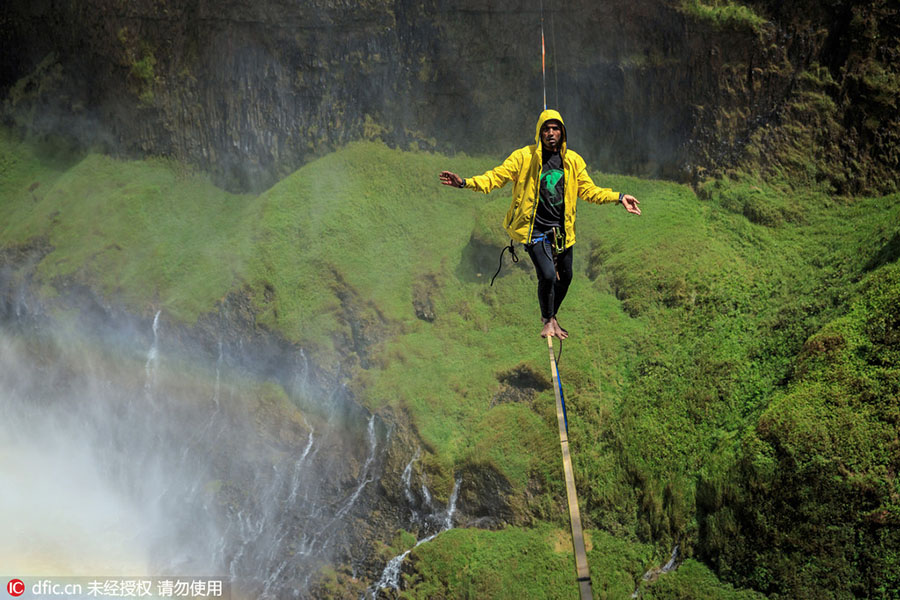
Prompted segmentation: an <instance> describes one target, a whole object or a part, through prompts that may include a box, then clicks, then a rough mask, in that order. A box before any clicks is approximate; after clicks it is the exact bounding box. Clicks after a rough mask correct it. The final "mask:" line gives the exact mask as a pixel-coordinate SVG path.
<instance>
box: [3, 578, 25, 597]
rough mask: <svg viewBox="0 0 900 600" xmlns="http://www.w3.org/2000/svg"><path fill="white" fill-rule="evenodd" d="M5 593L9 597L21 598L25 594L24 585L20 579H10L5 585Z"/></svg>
mask: <svg viewBox="0 0 900 600" xmlns="http://www.w3.org/2000/svg"><path fill="white" fill-rule="evenodd" d="M6 591H7V592H9V595H10V596H16V597H18V596H21V595H22V594H24V593H25V583H24V582H23V581H22V580H21V579H10V581H9V583H7V584H6Z"/></svg>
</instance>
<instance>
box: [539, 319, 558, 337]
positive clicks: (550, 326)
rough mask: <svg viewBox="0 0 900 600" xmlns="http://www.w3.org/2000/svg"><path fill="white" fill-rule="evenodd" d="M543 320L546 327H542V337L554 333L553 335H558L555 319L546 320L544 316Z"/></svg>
mask: <svg viewBox="0 0 900 600" xmlns="http://www.w3.org/2000/svg"><path fill="white" fill-rule="evenodd" d="M541 321H543V322H544V328H543V329H541V337H542V338H545V337H547V336H548V335H553V336H555V335H556V328H555V327H554V326H553V320H552V319H547V320H544V319H543V318H542V319H541Z"/></svg>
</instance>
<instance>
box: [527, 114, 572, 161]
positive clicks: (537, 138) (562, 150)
mask: <svg viewBox="0 0 900 600" xmlns="http://www.w3.org/2000/svg"><path fill="white" fill-rule="evenodd" d="M554 119H555V120H557V121H559V123H560V125H562V142H561V143H560V145H559V151H560V153H561V154H565V152H566V122H565V121H563V118H562V115H561V114H559V113H558V112H557V111H555V110H553V109H548V110H545V111H544V112H542V113H541V116H540V117H538V122H537V127H536V128H535V132H534V141H535V143H536V144H537V147H538V149H540V148H541V147H542V146H541V127H543V126H544V123H546V122H547V121H550V120H554Z"/></svg>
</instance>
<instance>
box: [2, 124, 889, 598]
mask: <svg viewBox="0 0 900 600" xmlns="http://www.w3.org/2000/svg"><path fill="white" fill-rule="evenodd" d="M0 144H2V146H0V191H2V203H0V223H2V226H0V246H2V247H3V248H4V249H5V250H4V252H3V254H2V255H0V256H2V258H3V261H4V265H3V268H2V269H0V274H2V277H3V280H2V282H3V285H2V290H3V293H4V298H5V302H4V304H3V306H5V307H7V308H8V307H10V306H13V305H14V302H15V297H14V292H15V291H16V290H19V289H21V288H22V287H23V286H25V287H28V288H29V289H32V290H37V291H38V292H39V293H40V296H41V298H42V301H43V302H44V303H45V304H46V305H47V306H49V307H53V306H56V307H58V308H60V309H66V304H65V302H66V298H67V293H68V292H67V289H68V286H71V285H73V284H76V285H82V286H88V287H89V288H90V289H92V290H95V292H96V293H97V294H98V295H100V296H101V297H102V298H104V299H105V301H106V302H109V303H115V304H117V305H120V306H122V307H123V309H125V310H127V311H129V312H131V313H133V314H139V315H140V314H143V315H152V314H153V312H155V311H156V310H160V309H162V310H163V311H164V312H165V313H166V317H167V319H169V320H171V321H173V322H181V323H184V324H185V326H190V325H191V324H192V323H196V322H198V321H202V320H203V318H204V315H208V314H211V313H218V310H219V308H220V307H221V306H222V304H223V303H225V302H228V301H229V299H233V298H235V297H239V298H241V299H243V300H242V301H243V302H244V307H245V310H246V312H247V313H248V314H249V315H250V322H252V323H255V324H256V325H255V326H256V327H259V328H261V329H264V330H266V331H268V332H270V334H272V335H277V336H280V337H281V338H282V339H283V340H284V341H285V343H288V344H295V345H302V347H303V348H305V349H306V350H307V351H308V352H309V354H310V356H313V357H315V360H316V361H317V363H318V364H319V365H321V367H322V369H323V370H325V371H327V372H330V373H335V374H336V373H340V374H341V376H342V377H343V378H344V379H345V380H346V382H347V385H348V389H349V390H351V392H352V394H353V396H354V397H355V398H357V399H358V400H359V401H360V402H362V403H364V404H365V405H366V406H367V408H369V409H370V410H372V411H374V412H376V413H378V414H379V415H381V416H382V418H384V419H385V420H386V421H389V422H395V423H397V424H398V425H399V426H401V428H402V430H403V431H405V432H408V433H407V434H405V435H409V436H410V438H411V441H410V448H409V451H410V454H412V452H413V450H414V446H415V445H417V444H419V445H421V447H422V458H421V461H419V462H418V463H417V466H416V469H420V470H421V471H422V472H423V473H424V474H426V475H427V478H428V480H429V482H430V484H431V487H432V488H433V491H434V494H435V496H437V497H439V498H442V499H444V500H445V501H446V499H447V498H448V497H449V495H450V492H451V489H452V488H453V485H454V481H455V479H457V478H459V479H460V480H461V482H462V483H461V487H460V490H459V501H458V510H459V518H458V522H457V524H458V525H459V526H460V527H461V528H465V529H464V530H461V531H458V532H451V534H447V535H442V536H439V537H438V538H436V539H435V540H433V541H432V542H429V543H428V544H426V545H422V546H420V547H418V548H417V549H415V550H414V551H413V552H412V553H411V554H410V557H409V558H408V560H407V562H406V565H405V567H404V573H405V574H404V581H405V582H406V583H405V586H406V590H405V591H404V592H403V593H404V594H405V595H407V596H409V597H429V595H431V594H432V591H433V590H435V589H439V590H442V593H444V594H445V595H446V596H447V597H470V596H473V595H474V596H482V597H483V596H487V595H489V594H491V593H492V590H495V589H496V586H497V585H498V583H497V580H496V566H494V562H492V561H495V560H496V557H498V556H503V557H506V559H505V560H507V561H511V562H510V564H513V563H514V564H515V565H520V566H517V567H516V568H515V569H511V571H510V572H511V573H513V574H515V573H519V574H521V575H517V576H514V577H509V578H507V579H505V580H502V581H503V589H504V590H508V592H509V597H557V596H556V594H557V593H558V592H559V590H558V586H557V584H556V583H554V582H557V581H565V580H566V578H567V576H568V575H570V574H571V571H570V567H571V565H570V564H569V563H568V562H567V561H568V560H569V559H568V555H567V552H566V551H565V550H558V549H557V548H558V547H562V548H565V544H566V543H567V541H566V534H564V533H560V532H565V531H566V529H567V516H566V512H565V504H564V502H563V498H564V494H565V492H564V485H563V482H562V478H561V473H560V468H559V467H560V465H559V447H558V440H557V439H556V435H555V413H554V409H553V395H552V391H551V389H552V388H551V387H550V383H549V381H548V379H547V375H546V364H545V363H546V350H545V349H544V350H542V348H543V346H542V345H541V344H540V343H539V340H538V339H537V336H536V331H537V329H536V322H537V315H536V312H535V306H534V304H535V302H534V280H533V274H532V272H531V270H530V268H529V267H528V266H527V265H525V264H524V262H523V263H520V264H519V265H518V266H513V265H510V264H507V265H506V267H505V270H504V274H503V275H502V276H501V277H500V278H499V279H498V280H497V282H496V283H495V284H494V286H493V287H491V286H488V285H487V283H486V282H487V280H488V279H489V277H490V275H491V274H492V273H491V271H492V270H493V268H494V265H495V263H494V261H495V260H496V256H497V255H498V254H499V251H500V249H501V247H502V245H503V243H504V234H503V233H502V231H501V229H500V226H499V223H500V220H501V219H502V215H503V214H504V212H505V209H506V205H507V203H508V196H507V193H506V192H500V193H497V194H494V195H491V196H488V197H481V196H477V195H473V194H471V193H467V192H463V191H459V190H453V189H449V188H445V187H442V186H440V185H439V183H438V182H437V178H436V174H437V172H438V171H439V170H440V169H441V168H452V169H454V170H456V171H458V172H461V173H464V174H470V173H474V172H479V171H480V170H482V169H484V168H486V167H488V166H491V165H492V164H493V163H494V162H496V161H497V160H498V158H497V157H494V158H467V157H463V156H457V157H454V158H450V157H446V156H442V155H439V154H431V153H423V152H404V151H399V150H392V149H390V148H388V147H387V146H385V145H383V144H380V143H356V144H351V145H348V146H347V147H345V148H343V149H341V150H340V151H338V152H335V153H333V154H329V155H327V156H325V157H323V158H322V159H320V160H317V161H314V162H312V163H309V164H308V165H306V166H304V167H303V168H301V169H299V170H298V171H296V172H295V173H293V174H291V175H290V176H288V177H286V178H285V179H284V180H282V181H280V182H279V183H278V184H277V185H275V186H273V187H272V188H270V189H269V190H267V191H265V192H264V193H261V194H258V195H243V196H236V195H232V194H229V193H226V192H223V191H221V190H219V189H217V188H216V187H214V186H213V185H212V184H211V183H210V182H209V180H208V179H207V178H206V177H205V176H201V175H197V174H194V173H191V172H190V171H189V170H186V169H184V168H183V167H181V166H179V165H178V164H177V163H174V162H166V161H160V160H152V161H123V160H120V159H114V158H111V157H108V156H104V155H99V154H92V155H87V156H81V155H75V156H72V155H65V154H64V153H63V154H60V153H53V152H51V150H53V148H51V147H48V146H35V145H33V144H30V143H23V142H21V141H20V140H18V139H17V138H16V137H15V136H13V135H10V134H4V136H3V138H2V139H0ZM593 176H594V178H595V180H596V181H598V182H602V183H604V184H605V185H609V186H611V187H613V188H614V189H620V190H626V191H629V192H631V193H634V194H635V195H636V196H638V197H639V198H640V199H641V201H642V208H643V209H644V215H643V216H641V217H640V218H636V217H633V216H630V215H628V214H626V213H625V211H623V210H621V208H619V207H616V206H601V207H596V206H590V205H582V206H580V207H579V233H578V236H579V242H578V245H577V247H576V249H575V251H576V280H575V283H574V285H573V288H572V290H571V292H570V297H569V298H567V300H566V306H565V312H564V314H561V315H560V317H561V319H563V318H564V320H563V323H564V324H565V325H566V327H567V328H568V329H569V330H570V331H572V332H573V336H572V337H571V338H570V339H569V340H568V341H567V342H566V343H565V352H564V355H563V358H562V363H561V375H562V379H563V381H564V383H565V385H566V387H567V390H566V394H567V401H568V407H569V427H570V443H571V445H572V452H573V460H574V465H575V473H576V481H577V484H578V487H579V493H580V498H581V506H582V514H583V518H584V521H585V525H586V527H587V529H588V530H589V532H590V536H591V539H592V540H593V542H592V544H593V545H592V548H593V550H592V554H591V556H592V566H593V571H592V573H593V576H594V586H595V589H596V590H600V591H603V593H605V594H607V597H611V598H612V597H621V593H629V594H630V593H631V591H633V590H634V589H635V588H637V587H638V586H640V587H641V589H642V590H643V592H642V593H644V594H645V597H653V598H657V597H658V598H698V597H708V598H716V597H722V598H728V597H735V598H743V597H748V598H749V597H753V594H754V593H756V592H758V593H762V594H765V595H768V596H769V597H772V598H803V597H809V598H822V597H834V598H849V597H866V598H893V597H896V595H897V593H898V582H897V580H896V572H897V568H896V567H897V561H898V552H897V548H900V539H898V532H900V527H898V516H897V515H898V508H897V507H898V505H897V498H898V497H900V484H898V481H897V478H896V469H897V465H898V464H900V447H898V444H897V439H898V410H900V409H898V403H900V389H898V381H900V379H898V373H900V346H898V344H900V338H898V331H900V329H898V328H900V322H898V321H897V315H898V314H900V310H898V308H900V306H898V299H900V280H898V273H900V270H898V269H900V267H898V263H897V259H898V256H900V250H898V242H897V239H898V235H900V231H898V229H897V223H898V222H900V196H897V195H892V196H884V197H875V198H865V199H859V200H856V201H853V202H849V201H847V200H842V199H840V198H835V197H832V196H830V195H828V194H826V193H824V192H823V191H822V189H821V187H814V188H807V187H803V186H802V185H801V184H798V183H793V184H788V183H786V182H784V181H782V182H781V183H779V184H774V183H771V182H769V183H767V182H765V181H763V180H761V179H754V178H753V177H752V176H750V175H746V174H744V175H733V176H728V177H722V178H720V179H717V180H711V181H709V182H707V183H706V184H705V185H704V186H703V187H702V189H701V192H702V193H701V195H700V196H698V195H697V194H695V193H694V191H693V190H692V189H691V188H689V187H687V186H684V185H679V184H675V183H668V182H660V181H648V180H641V179H636V178H632V177H625V176H614V175H604V174H602V173H594V174H593ZM791 186H793V187H791ZM97 215H102V218H97ZM486 267H487V269H490V270H485V269H486ZM7 312H9V311H7ZM10 314H12V313H10ZM408 460H409V456H400V455H399V454H398V455H397V456H396V457H393V458H391V459H390V464H391V465H393V466H392V467H389V469H388V471H389V472H386V474H385V477H384V479H383V482H382V486H381V488H380V491H379V494H380V495H381V496H382V502H383V505H384V506H389V505H391V502H395V503H399V504H401V505H402V503H403V491H402V489H401V482H400V477H399V474H400V471H401V470H402V467H403V465H404V464H405V463H406V461H408ZM391 469H393V470H391ZM372 522H373V523H378V522H379V520H378V519H376V518H373V521H372ZM477 526H481V527H488V528H490V530H485V529H477V528H476V527H477ZM371 535H372V536H373V537H374V538H375V539H374V540H373V541H372V543H380V544H383V545H384V552H383V553H382V554H384V555H385V556H386V555H387V554H389V553H390V552H391V551H392V550H391V548H393V549H395V550H396V549H402V546H404V545H408V544H409V539H411V538H410V536H409V535H408V534H404V535H401V536H400V546H398V545H397V543H395V538H396V537H397V532H396V531H395V530H384V531H382V530H380V529H378V528H377V527H375V526H373V527H372V529H371ZM407 538H409V539H407ZM403 539H407V541H406V543H404V542H403ZM676 544H677V545H678V546H679V548H680V556H681V557H682V560H684V561H685V562H684V563H683V564H682V567H681V568H680V569H679V570H678V571H676V572H675V573H662V574H660V573H659V566H660V565H662V564H663V563H664V562H665V561H666V560H667V559H668V557H669V554H670V552H671V549H672V547H673V546H674V545H676ZM492 548H493V550H491V549H492ZM382 558H383V557H382ZM701 563H702V564H701ZM460 565H462V566H460ZM367 568H368V569H370V570H377V568H378V567H377V566H375V565H374V564H373V565H369V566H368V567H367ZM517 569H518V570H517ZM654 569H655V571H654ZM373 572H375V571H373ZM460 572H462V573H463V574H464V575H463V576H462V577H460V576H459V573H460ZM647 572H651V573H655V574H656V575H658V579H657V580H656V583H651V582H650V581H644V580H643V577H642V574H643V573H647ZM526 574H527V576H526ZM323 578H324V579H323V580H322V581H323V583H322V585H323V586H325V587H327V588H328V589H329V590H331V592H329V593H330V594H332V595H337V596H338V597H339V596H340V595H341V594H342V593H343V592H340V590H341V589H343V590H345V591H346V590H358V588H359V586H360V582H359V581H351V579H352V578H351V577H349V575H347V573H346V572H344V571H343V570H341V569H339V570H338V571H335V572H332V573H331V576H328V574H327V573H324V572H323ZM652 578H653V577H650V579H652ZM717 578H720V579H721V581H719V580H717ZM363 583H366V582H363ZM368 583H371V581H369V582H368ZM632 586H634V587H632ZM731 586H736V588H733V587H731ZM325 587H323V590H324V589H325ZM753 590H755V592H753ZM347 593H350V592H349V591H347ZM559 593H563V592H559Z"/></svg>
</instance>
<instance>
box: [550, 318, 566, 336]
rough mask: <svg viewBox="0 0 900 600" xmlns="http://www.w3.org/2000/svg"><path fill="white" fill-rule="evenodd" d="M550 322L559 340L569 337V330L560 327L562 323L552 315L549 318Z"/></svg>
mask: <svg viewBox="0 0 900 600" xmlns="http://www.w3.org/2000/svg"><path fill="white" fill-rule="evenodd" d="M550 323H551V324H552V325H553V329H554V330H555V331H556V332H555V333H554V335H555V336H556V337H558V338H559V339H561V340H564V339H566V338H567V337H569V332H568V331H566V330H565V329H563V328H562V325H560V324H559V321H557V320H556V317H552V318H551V319H550Z"/></svg>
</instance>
